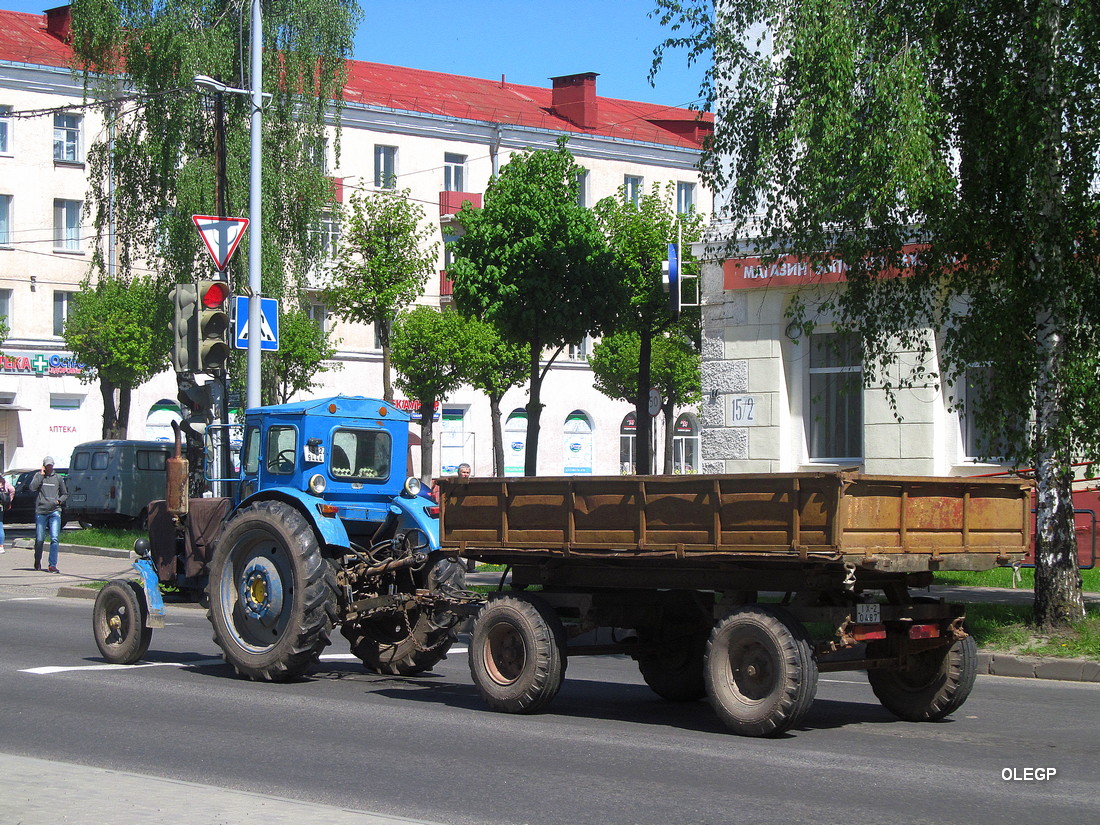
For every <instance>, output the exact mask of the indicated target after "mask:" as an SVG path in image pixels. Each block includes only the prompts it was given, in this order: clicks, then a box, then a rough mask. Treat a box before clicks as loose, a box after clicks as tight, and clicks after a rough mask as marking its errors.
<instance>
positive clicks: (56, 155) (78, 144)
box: [53, 112, 84, 164]
mask: <svg viewBox="0 0 1100 825" xmlns="http://www.w3.org/2000/svg"><path fill="white" fill-rule="evenodd" d="M66 119H71V121H72V123H59V122H58V121H62V120H66ZM83 133H84V117H83V116H82V115H78V114H76V113H74V112H55V113H54V116H53V161H54V163H72V164H83V163H84V147H83ZM69 154H71V155H72V157H69V156H68V155H69Z"/></svg>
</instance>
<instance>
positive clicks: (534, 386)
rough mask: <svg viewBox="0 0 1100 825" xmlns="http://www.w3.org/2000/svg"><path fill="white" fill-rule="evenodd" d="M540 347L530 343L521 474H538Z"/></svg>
mask: <svg viewBox="0 0 1100 825" xmlns="http://www.w3.org/2000/svg"><path fill="white" fill-rule="evenodd" d="M540 355H542V348H541V347H539V346H538V344H536V343H532V344H531V391H530V394H529V397H528V400H527V444H526V446H525V447H524V455H523V474H524V475H525V476H537V475H538V474H539V419H541V418H542V373H541V372H540V371H539V356H540Z"/></svg>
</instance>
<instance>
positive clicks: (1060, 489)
mask: <svg viewBox="0 0 1100 825" xmlns="http://www.w3.org/2000/svg"><path fill="white" fill-rule="evenodd" d="M1035 23H1036V29H1037V31H1036V35H1035V37H1036V43H1037V46H1038V48H1037V52H1036V54H1037V56H1036V62H1035V68H1034V71H1033V73H1032V81H1031V87H1030V91H1031V94H1032V96H1033V97H1034V101H1033V105H1034V106H1035V111H1037V112H1046V113H1049V114H1048V115H1047V117H1046V122H1045V124H1044V130H1045V134H1044V135H1043V136H1042V137H1043V140H1042V141H1041V144H1040V145H1041V147H1042V148H1041V152H1040V154H1039V156H1038V161H1037V164H1036V168H1035V170H1034V174H1033V175H1032V178H1031V179H1032V181H1033V182H1032V184H1031V185H1032V191H1033V202H1034V203H1035V215H1034V217H1033V220H1034V229H1035V231H1034V232H1031V233H1029V234H1032V235H1033V237H1034V238H1035V243H1034V248H1033V251H1032V255H1033V258H1032V260H1033V264H1032V266H1033V276H1034V278H1035V280H1036V281H1037V282H1038V283H1037V285H1036V294H1042V287H1043V282H1044V281H1051V282H1053V283H1057V282H1058V276H1059V275H1060V274H1061V271H1062V266H1063V253H1062V248H1061V246H1060V245H1059V242H1058V238H1059V236H1060V233H1061V229H1062V227H1061V224H1062V190H1063V186H1062V148H1061V147H1062V135H1061V130H1062V111H1063V109H1064V106H1065V101H1064V99H1063V93H1062V91H1061V88H1060V84H1059V80H1058V76H1057V73H1056V71H1055V67H1056V66H1057V64H1058V61H1059V59H1060V57H1059V55H1058V43H1059V38H1060V36H1061V29H1062V20H1061V6H1060V4H1059V3H1058V2H1056V0H1044V2H1042V3H1040V5H1039V7H1038V13H1037V17H1036V20H1035ZM1047 289H1048V290H1049V289H1050V287H1049V286H1048V287H1047ZM1051 300H1052V306H1051V307H1050V308H1049V309H1046V310H1045V311H1044V312H1043V313H1042V314H1041V315H1040V316H1039V318H1038V324H1037V327H1038V328H1037V333H1038V334H1037V339H1038V346H1039V347H1040V353H1039V355H1040V362H1039V363H1040V368H1039V375H1038V379H1037V382H1036V384H1037V392H1036V399H1035V405H1036V409H1035V436H1034V438H1035V445H1036V450H1035V453H1036V461H1035V478H1036V481H1037V482H1038V491H1037V504H1036V517H1035V605H1034V620H1035V624H1036V625H1038V626H1039V627H1040V628H1044V629H1050V628H1054V627H1065V626H1066V625H1069V624H1072V623H1074V622H1079V621H1081V620H1082V619H1084V617H1085V605H1084V599H1083V598H1082V595H1081V574H1080V572H1079V571H1078V569H1077V539H1076V536H1075V531H1074V525H1073V467H1072V462H1073V455H1072V447H1071V446H1070V445H1069V444H1068V440H1067V439H1066V438H1065V437H1064V436H1063V435H1062V433H1063V431H1064V429H1065V428H1066V426H1067V422H1065V421H1064V420H1063V417H1062V415H1063V413H1062V409H1063V393H1062V390H1063V387H1064V382H1065V381H1066V380H1067V378H1066V376H1065V374H1064V370H1063V357H1062V355H1063V351H1064V349H1065V347H1066V339H1065V335H1064V334H1063V332H1062V330H1063V329H1064V327H1065V325H1066V322H1067V321H1066V318H1067V313H1066V310H1065V306H1064V304H1063V301H1064V297H1063V296H1062V295H1061V294H1060V293H1058V292H1057V291H1055V294H1054V296H1053V298H1052V299H1051Z"/></svg>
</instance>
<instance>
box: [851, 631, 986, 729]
mask: <svg viewBox="0 0 1100 825" xmlns="http://www.w3.org/2000/svg"><path fill="white" fill-rule="evenodd" d="M883 645H884V643H882V642H871V643H870V644H868V646H867V657H868V658H870V659H873V658H875V657H876V656H878V655H880V652H879V651H880V650H882V652H883V654H885V652H886V648H885V647H883ZM977 672H978V646H977V644H976V643H975V642H974V637H973V636H967V637H966V638H965V639H962V640H960V641H957V642H955V643H954V644H952V645H951V646H950V647H938V648H935V649H933V650H926V651H924V652H923V653H918V654H917V655H915V656H913V657H911V659H910V662H909V667H907V668H906V669H904V670H901V669H896V668H892V669H885V668H884V669H879V670H869V671H867V680H868V681H869V682H870V683H871V690H873V691H874V692H875V696H877V697H878V700H879V702H881V703H882V706H883V707H884V708H886V709H887V710H889V711H890V712H891V713H893V714H894V715H895V716H898V717H900V718H902V719H905V720H908V721H910V722H936V721H939V720H940V719H943V718H944V717H945V716H947V715H948V714H950V713H953V712H955V711H956V710H958V709H959V707H960V706H961V705H962V703H963V702H965V701H966V699H967V697H968V696H970V691H971V689H973V687H974V678H975V676H976V675H977Z"/></svg>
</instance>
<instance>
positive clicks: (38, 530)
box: [34, 510, 61, 567]
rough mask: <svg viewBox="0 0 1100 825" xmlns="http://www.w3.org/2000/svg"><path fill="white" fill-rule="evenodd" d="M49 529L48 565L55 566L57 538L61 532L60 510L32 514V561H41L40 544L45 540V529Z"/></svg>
mask: <svg viewBox="0 0 1100 825" xmlns="http://www.w3.org/2000/svg"><path fill="white" fill-rule="evenodd" d="M47 529H48V530H49V531H50V567H57V538H58V535H59V534H60V533H61V511H60V510H54V511H53V512H52V513H35V514H34V561H35V563H36V564H37V563H40V562H41V561H42V544H43V543H44V542H45V541H46V530H47Z"/></svg>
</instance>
